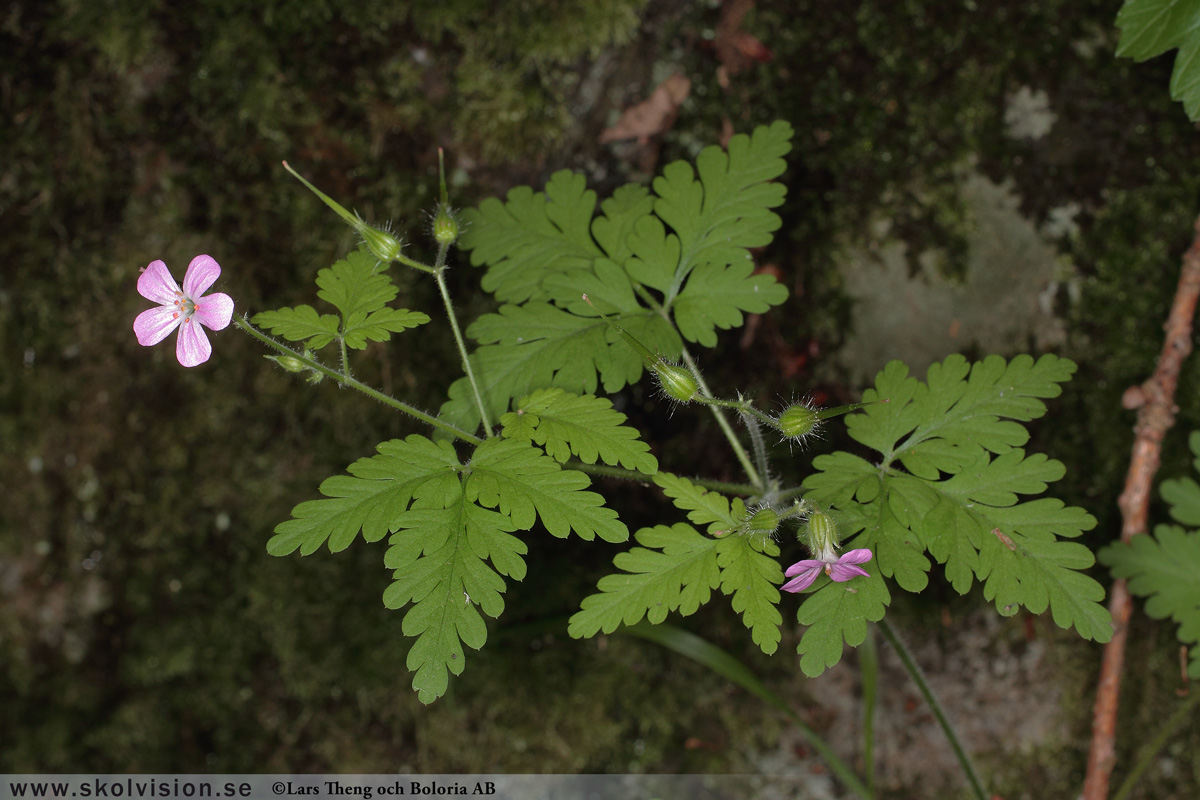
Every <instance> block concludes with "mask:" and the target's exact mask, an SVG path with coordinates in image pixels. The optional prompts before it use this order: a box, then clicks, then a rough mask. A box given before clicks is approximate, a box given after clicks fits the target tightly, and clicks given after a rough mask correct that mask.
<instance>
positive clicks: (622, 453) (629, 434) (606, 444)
mask: <svg viewBox="0 0 1200 800" xmlns="http://www.w3.org/2000/svg"><path fill="white" fill-rule="evenodd" d="M624 422H625V415H624V414H622V413H620V412H618V411H615V410H613V407H612V403H611V402H610V401H608V400H605V399H603V398H599V397H595V396H594V395H590V394H589V395H583V396H582V397H580V396H579V395H574V394H569V393H567V392H564V391H563V390H561V389H541V390H538V391H536V392H534V393H533V394H532V395H530V396H528V397H525V398H522V399H521V400H520V402H518V403H517V410H516V411H515V412H510V413H508V414H505V415H504V416H503V417H502V418H501V419H500V424H501V425H503V426H504V430H503V434H504V436H505V438H508V439H520V440H522V441H532V442H534V443H536V444H538V445H541V446H542V447H544V448H545V450H546V453H547V454H548V455H549V456H551V457H552V458H554V459H556V460H557V461H559V462H561V463H564V464H565V463H566V462H567V460H568V459H569V458H570V457H571V455H572V454H573V455H574V456H575V457H576V458H578V459H579V460H580V461H582V462H583V463H585V464H595V463H596V460H597V459H602V460H603V461H604V463H606V464H611V465H613V466H616V465H618V464H619V465H621V466H624V467H625V468H627V469H635V470H638V471H639V472H643V473H645V474H647V475H653V474H654V473H655V472H657V471H658V461H657V460H656V459H655V458H654V456H652V455H650V452H649V451H650V446H649V445H647V444H646V443H645V442H643V441H642V440H641V438H640V436H639V435H638V432H637V431H636V430H634V429H633V428H630V427H629V426H627V425H624V424H622V423H624Z"/></svg>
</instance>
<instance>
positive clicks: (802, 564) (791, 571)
mask: <svg viewBox="0 0 1200 800" xmlns="http://www.w3.org/2000/svg"><path fill="white" fill-rule="evenodd" d="M814 568H815V569H816V570H817V571H818V572H819V571H821V570H822V569H824V568H825V562H824V561H821V560H819V559H816V558H806V559H804V560H803V561H797V562H796V563H795V564H792V565H791V566H790V567H788V568H787V572H784V573H783V574H784V575H786V576H787V577H789V578H790V577H792V576H793V575H799V574H800V573H801V572H804V571H805V570H808V569H814Z"/></svg>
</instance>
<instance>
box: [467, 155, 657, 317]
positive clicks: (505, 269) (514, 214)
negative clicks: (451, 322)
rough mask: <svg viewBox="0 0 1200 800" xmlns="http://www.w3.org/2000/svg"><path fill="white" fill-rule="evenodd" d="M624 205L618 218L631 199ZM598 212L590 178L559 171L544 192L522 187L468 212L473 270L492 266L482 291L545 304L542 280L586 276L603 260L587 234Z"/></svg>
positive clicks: (506, 299)
mask: <svg viewBox="0 0 1200 800" xmlns="http://www.w3.org/2000/svg"><path fill="white" fill-rule="evenodd" d="M623 200H624V205H623V206H621V205H619V206H618V208H617V209H616V211H615V213H616V215H617V216H618V217H621V216H623V215H622V213H621V210H622V209H623V208H625V207H627V206H628V205H629V204H630V199H629V198H628V197H626V198H623ZM618 203H619V204H620V203H622V201H618ZM633 205H635V206H636V201H634V202H633ZM595 208H596V193H595V192H593V191H591V190H589V189H588V188H587V181H586V179H585V178H584V177H583V176H582V175H579V174H577V173H574V172H571V171H569V170H561V171H559V172H556V173H554V174H553V175H552V176H550V181H549V183H547V184H546V190H545V192H544V193H543V192H536V193H535V192H534V191H533V190H532V189H530V188H529V187H528V186H521V187H518V188H516V189H513V190H512V191H510V192H509V193H508V198H507V201H506V202H503V203H502V202H500V201H499V200H496V199H495V198H490V199H488V200H485V201H483V202H482V203H481V204H480V205H479V208H478V209H467V210H466V211H465V212H464V214H463V218H464V220H465V222H466V223H467V224H466V229H465V231H464V232H463V236H462V238H461V239H460V240H459V244H460V246H461V247H463V248H464V249H466V250H470V251H471V263H472V264H473V265H474V266H481V265H487V266H488V271H487V274H486V275H484V278H483V288H484V289H485V290H487V291H489V292H492V293H493V294H495V295H496V299H498V300H500V301H502V302H512V303H519V302H524V301H526V300H543V299H545V298H546V296H545V294H544V293H543V292H542V291H541V288H540V285H541V282H542V280H543V279H544V278H546V277H547V276H548V275H554V274H564V273H567V274H569V273H572V272H577V271H581V270H582V271H586V270H588V269H590V267H591V262H592V260H593V259H595V258H597V257H599V256H601V255H603V253H601V251H600V249H599V248H598V247H597V246H596V244H595V242H593V241H592V237H591V234H590V232H589V228H590V226H591V224H592V215H593V214H594V213H595Z"/></svg>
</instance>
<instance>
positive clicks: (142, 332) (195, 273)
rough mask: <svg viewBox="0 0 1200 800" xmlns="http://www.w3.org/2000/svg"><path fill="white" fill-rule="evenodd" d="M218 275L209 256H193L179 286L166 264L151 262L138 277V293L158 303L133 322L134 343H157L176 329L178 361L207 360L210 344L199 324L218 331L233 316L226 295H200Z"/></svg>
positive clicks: (187, 363) (187, 364)
mask: <svg viewBox="0 0 1200 800" xmlns="http://www.w3.org/2000/svg"><path fill="white" fill-rule="evenodd" d="M220 275H221V267H220V265H219V264H217V262H216V261H214V260H213V258H212V256H196V257H195V258H193V259H192V263H190V264H188V268H187V273H186V274H184V276H183V288H182V289H180V288H179V284H177V283H176V282H175V279H174V278H172V277H171V273H170V271H169V270H168V269H167V265H166V264H164V263H163V262H161V261H151V262H150V266H148V267H146V269H144V270H142V274H141V277H139V278H138V283H137V288H138V294H140V295H141V296H142V297H144V298H146V299H147V300H153V301H154V302H156V303H158V304H159V306H158V308H151V309H149V310H147V311H143V312H142V313H140V314H138V316H137V319H135V320H134V321H133V332H134V333H135V334H137V340H138V344H141V345H145V346H149V345H152V344H158V343H159V342H161V341H162V340H163V339H165V338H167V336H168V335H169V334H170V333H171V331H173V330H175V329H176V328H179V338H178V339H177V340H176V342H175V357H176V358H178V359H179V363H180V364H182V365H183V366H185V367H194V366H196V365H198V364H203V363H204V362H205V361H208V358H209V356H211V355H212V345H210V344H209V343H208V336H207V335H206V334H205V333H204V328H202V327H201V325H203V326H204V327H205V328H212V329H213V330H214V331H219V330H221V329H223V328H225V327H226V326H227V325H229V321H230V320H231V319H233V299H232V298H231V297H230V296H229V295H227V294H222V293H221V292H216V293H214V294H210V295H208V296H207V297H205V296H204V292H205V291H206V290H207V289H208V287H210V286H212V285H213V282H214V281H215V280H216V279H217V278H218V277H220Z"/></svg>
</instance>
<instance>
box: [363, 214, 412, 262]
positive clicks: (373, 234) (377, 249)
mask: <svg viewBox="0 0 1200 800" xmlns="http://www.w3.org/2000/svg"><path fill="white" fill-rule="evenodd" d="M354 229H355V230H357V231H358V233H359V235H360V236H362V237H363V242H364V243H365V244H366V245H367V249H368V250H370V251H371V255H373V256H375V257H376V258H378V259H379V260H380V261H382V262H383V263H384V264H390V263H392V262H393V261H395V260H396V258H397V257H398V256H399V255H400V249H401V247H402V245H401V244H400V240H399V239H397V238H396V237H395V236H392V235H391V234H390V233H388V232H387V231H384V230H380V229H379V228H373V227H371V226H370V225H368V224H367V223H365V222H363V221H361V220H359V223H358V224H357V225H355V226H354Z"/></svg>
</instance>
